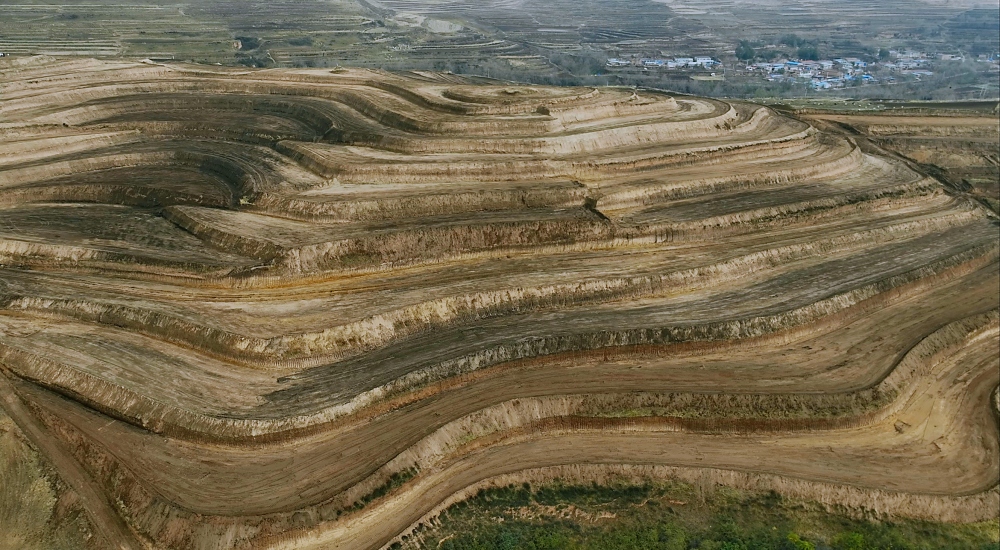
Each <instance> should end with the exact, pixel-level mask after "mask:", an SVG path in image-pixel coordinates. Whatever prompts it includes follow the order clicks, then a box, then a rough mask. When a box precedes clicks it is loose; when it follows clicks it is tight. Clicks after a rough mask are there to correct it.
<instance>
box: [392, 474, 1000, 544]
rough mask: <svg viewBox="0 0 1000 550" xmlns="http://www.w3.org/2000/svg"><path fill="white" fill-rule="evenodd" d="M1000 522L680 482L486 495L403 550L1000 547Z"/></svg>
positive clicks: (454, 510) (526, 488) (516, 489)
mask: <svg viewBox="0 0 1000 550" xmlns="http://www.w3.org/2000/svg"><path fill="white" fill-rule="evenodd" d="M998 540H1000V520H997V521H991V522H986V523H981V524H968V525H954V524H941V523H932V522H925V521H911V520H898V521H878V520H875V519H857V518H855V517H853V516H851V515H848V514H847V513H846V511H842V510H834V511H829V510H826V509H824V508H823V507H821V506H820V505H817V504H814V503H808V502H799V501H793V500H790V499H786V498H783V497H781V496H780V495H778V494H776V493H773V492H771V493H751V492H746V491H737V490H733V489H729V488H725V487H698V486H694V485H689V484H684V483H678V482H672V483H658V484H648V485H644V486H634V485H633V486H629V485H621V486H599V485H596V484H595V485H591V486H580V485H563V484H560V483H559V482H556V483H553V484H548V485H544V486H539V487H532V486H530V485H528V484H524V485H522V486H508V487H505V488H500V489H489V490H483V491H480V492H479V494H477V495H476V496H475V497H473V498H471V499H469V500H468V501H465V502H461V503H459V504H456V505H454V506H452V507H451V508H449V509H448V510H447V511H445V513H443V514H442V516H441V517H440V521H439V522H438V523H437V524H436V525H433V526H429V527H423V528H422V529H421V530H419V531H417V532H416V533H415V534H414V535H412V536H410V537H408V538H407V539H405V540H404V542H403V543H401V544H400V543H397V544H396V545H394V546H393V547H394V548H406V549H416V548H432V549H442V550H513V549H531V550H543V549H553V550H554V549H579V550H584V549H586V550H590V549H594V550H597V549H600V550H616V549H622V550H624V549H629V550H633V549H658V550H659V549H662V550H686V549H699V550H751V549H783V550H784V549H787V550H825V549H836V550H875V549H879V550H881V549H885V550H889V549H892V550H908V549H914V550H916V549H928V550H930V549H935V550H936V549H963V550H964V549H975V550H987V549H991V550H994V549H1000V542H998Z"/></svg>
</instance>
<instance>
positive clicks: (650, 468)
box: [0, 58, 1000, 549]
mask: <svg viewBox="0 0 1000 550" xmlns="http://www.w3.org/2000/svg"><path fill="white" fill-rule="evenodd" d="M0 74H2V75H3V77H4V78H5V82H7V84H5V96H4V98H3V99H2V100H0V114H2V120H3V122H2V123H0V370H2V373H3V376H4V377H5V378H6V380H4V381H2V382H3V384H4V387H5V388H6V387H8V386H9V389H6V390H4V392H3V397H4V408H5V409H7V410H8V412H10V413H11V416H12V418H14V419H15V420H16V421H17V422H18V423H19V424H20V425H21V427H22V429H23V430H24V431H25V433H28V434H29V436H30V437H31V438H32V439H33V440H35V441H36V445H37V446H38V447H39V448H40V449H41V450H42V451H43V453H45V454H46V455H47V456H48V457H49V459H50V462H51V463H52V464H53V466H54V467H55V468H56V469H57V471H58V472H59V474H60V475H61V476H62V477H63V478H64V479H65V480H66V481H67V483H68V484H69V485H70V486H71V487H73V488H74V490H75V491H76V492H77V493H78V494H79V495H81V498H83V499H84V501H85V503H86V505H87V507H88V509H89V510H90V512H91V516H92V519H93V523H94V525H95V528H96V529H98V530H100V531H101V532H103V533H104V536H105V537H106V539H107V540H110V541H114V542H113V544H114V545H117V546H121V547H139V546H150V547H154V548H192V549H194V548H199V549H200V548H206V549H208V548H210V549H225V548H264V547H272V546H287V547H296V548H299V547H301V548H306V547H317V548H327V547H340V548H378V547H380V546H382V545H384V544H386V543H388V542H390V541H391V540H392V539H393V538H394V537H396V536H397V535H399V534H400V533H402V532H404V531H406V530H407V529H408V528H410V527H411V526H412V524H413V523H414V522H416V521H419V520H421V518H424V519H426V515H427V514H433V513H434V512H435V510H437V509H438V508H439V506H440V505H442V503H446V502H450V501H452V500H454V499H456V498H460V497H461V495H463V494H465V493H464V491H466V490H467V489H468V488H469V487H475V486H477V485H478V484H481V483H490V482H492V481H491V480H497V479H516V478H517V476H520V475H525V476H529V475H530V474H526V473H525V474H522V473H523V472H529V471H531V472H534V471H557V470H559V469H560V468H562V469H567V468H569V469H572V468H574V467H580V468H584V467H587V468H590V467H592V468H597V469H601V468H604V469H607V471H615V470H614V469H615V468H619V467H620V468H624V469H625V470H628V468H633V469H635V471H643V472H646V473H644V474H643V475H647V476H649V475H653V476H655V475H673V474H670V473H669V472H675V473H676V472H680V471H682V470H683V469H684V468H689V469H690V468H693V469H708V470H705V471H710V472H715V473H713V474H712V475H713V476H715V477H713V479H718V480H720V482H726V481H725V480H727V479H730V480H732V479H737V478H736V477H733V476H764V477H767V476H771V477H767V479H772V480H773V483H774V484H776V485H775V486H776V487H779V488H781V487H786V488H791V487H793V486H794V487H798V489H795V490H796V491H798V492H797V493H795V494H796V495H798V496H800V497H803V498H815V499H819V500H822V501H823V502H827V503H832V504H843V505H847V506H852V507H858V506H864V505H865V504H864V502H865V495H869V496H870V497H871V499H870V500H871V501H872V502H879V503H885V502H892V503H895V504H891V505H890V504H885V509H884V510H883V511H884V512H885V513H888V514H890V515H909V516H915V517H922V518H926V519H940V520H947V521H969V520H974V519H978V518H981V517H989V516H990V514H992V515H994V516H995V515H996V513H1000V497H998V493H997V490H996V486H997V482H998V476H997V473H996V472H997V468H998V466H1000V458H998V454H1000V451H998V443H997V441H998V430H997V424H996V416H995V415H996V412H995V411H992V410H991V405H990V403H989V400H990V399H991V397H990V396H991V392H993V391H994V389H995V388H997V386H998V384H1000V380H998V374H997V372H998V370H997V367H998V364H997V360H996V357H997V356H998V349H997V341H998V334H997V330H998V328H997V327H998V308H1000V296H998V293H997V291H996V289H997V288H998V285H1000V279H998V259H997V258H998V254H1000V242H998V239H997V221H996V219H995V216H994V215H993V214H992V213H990V211H989V210H987V209H985V208H983V207H982V205H981V204H980V203H978V202H976V201H974V200H970V199H969V198H968V197H967V196H966V195H965V194H963V193H962V192H960V191H957V190H956V189H955V188H954V186H952V187H951V188H947V187H944V186H942V185H941V184H940V183H939V182H938V181H936V180H934V179H932V178H930V177H928V176H927V175H925V174H922V173H919V172H918V171H917V169H916V167H913V165H910V164H907V163H906V162H903V161H902V160H899V159H896V158H889V157H886V156H882V155H881V154H876V152H875V151H873V150H871V148H870V147H867V146H866V147H859V146H858V143H856V140H854V138H851V137H848V136H845V135H841V134H837V133H832V132H825V131H818V130H816V129H815V128H812V127H810V126H809V125H807V124H805V123H803V122H801V121H797V120H793V119H790V118H786V117H783V116H780V115H779V114H777V113H776V112H774V111H772V110H770V109H767V108H764V107H759V106H756V105H749V104H740V103H733V104H729V103H725V102H721V101H716V100H707V99H698V98H690V97H683V98H681V97H678V98H673V97H669V96H667V95H663V94H652V93H639V94H633V92H632V90H620V89H613V88H607V89H596V90H595V89H580V90H565V89H549V88H544V87H531V88H529V87H519V86H509V85H503V86H501V85H498V86H471V85H468V84H466V83H460V84H459V83H456V82H455V80H454V77H443V76H441V77H438V76H435V75H429V74H421V75H389V74H382V73H374V72H366V71H344V72H337V73H329V72H325V71H310V70H304V71H240V72H235V71H231V70H227V69H223V68H206V67H186V66H180V65H174V66H171V65H157V64H135V63H111V62H95V63H94V64H89V65H87V64H85V65H81V66H73V65H72V64H67V63H64V62H60V61H55V60H50V59H44V58H33V59H19V60H14V61H4V64H3V65H0ZM871 118H872V119H873V120H871V121H868V120H867V119H865V120H861V121H859V119H852V122H851V123H852V124H862V123H863V124H865V125H867V126H865V128H867V130H866V131H869V130H870V131H871V132H872V133H877V132H882V133H881V134H879V135H891V134H892V132H893V130H892V128H893V127H894V126H892V125H893V124H896V123H897V122H899V123H900V124H902V123H903V122H905V123H906V124H908V125H909V127H911V128H912V127H913V124H917V123H919V124H924V125H925V126H927V127H931V126H934V127H935V128H938V127H939V126H940V128H943V130H941V131H942V132H951V133H952V134H954V133H955V132H956V131H957V132H959V133H961V134H962V136H964V137H962V139H973V140H979V139H982V138H984V136H985V137H989V136H987V134H989V133H990V132H993V131H994V130H995V128H992V127H990V126H989V125H988V124H982V123H981V121H979V120H976V121H974V122H970V123H968V124H965V123H963V122H962V121H958V122H955V123H954V124H953V125H952V126H948V125H946V124H945V125H942V124H938V123H939V122H941V121H940V120H938V119H937V118H935V117H928V120H927V121H923V120H922V119H921V120H915V119H912V118H907V117H903V118H907V120H906V121H894V120H890V119H889V118H887V117H871ZM876 119H877V120H876ZM931 119H933V120H931ZM831 120H832V119H831ZM879 125H881V126H879ZM876 126H877V127H876ZM959 126H961V128H962V129H960V130H955V128H957V127H959ZM935 131H937V130H935ZM989 135H993V134H989ZM673 467H680V468H681V470H671V469H670V468H673ZM625 470H623V471H625ZM560 471H561V470H560ZM595 471H596V470H595ZM602 471H603V470H602ZM628 471H631V470H628ZM692 471H693V470H692ZM656 472H660V473H656ZM726 472H735V473H726ZM404 473H405V474H406V475H407V476H408V480H407V481H406V482H405V483H403V484H402V485H401V486H399V487H397V488H395V489H393V490H392V491H391V492H389V494H387V495H386V496H384V497H382V498H380V499H377V500H374V501H372V502H369V503H368V504H367V505H366V506H364V507H363V509H361V510H360V511H358V510H353V511H352V505H353V504H354V503H356V502H358V501H359V500H362V499H363V497H365V495H368V494H370V493H371V492H372V491H375V490H376V489H378V488H379V487H380V486H382V485H384V484H385V483H386V482H387V481H389V480H390V479H391V478H392V476H394V475H400V474H404ZM727 476H728V477H727ZM761 479H763V478H761ZM796 484H798V485H796ZM789 490H792V489H789ZM886 495H889V496H886ZM901 502H902V503H905V502H912V503H913V504H912V505H908V504H900V503H901ZM879 506H882V504H880V505H879Z"/></svg>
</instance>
